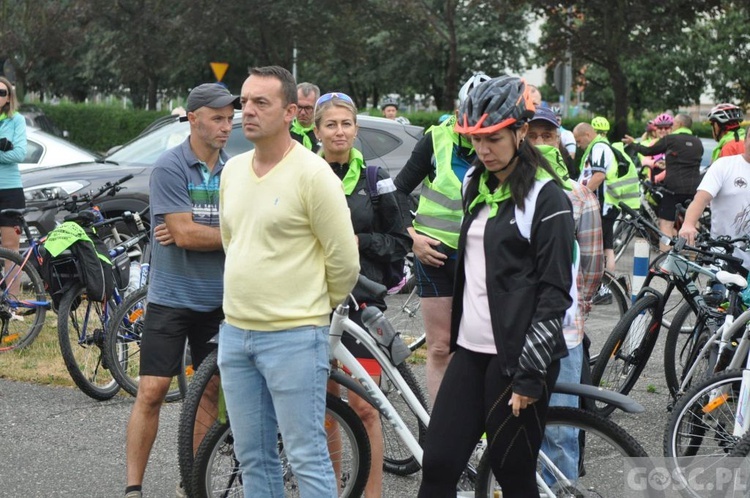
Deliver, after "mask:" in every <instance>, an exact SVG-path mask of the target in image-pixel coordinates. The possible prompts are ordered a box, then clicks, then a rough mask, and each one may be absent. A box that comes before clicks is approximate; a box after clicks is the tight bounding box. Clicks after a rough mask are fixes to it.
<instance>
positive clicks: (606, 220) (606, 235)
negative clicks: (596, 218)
mask: <svg viewBox="0 0 750 498" xmlns="http://www.w3.org/2000/svg"><path fill="white" fill-rule="evenodd" d="M619 215H620V210H619V209H615V208H609V211H607V214H606V215H602V245H603V246H604V249H614V248H615V235H614V230H615V220H617V217H618V216H619Z"/></svg>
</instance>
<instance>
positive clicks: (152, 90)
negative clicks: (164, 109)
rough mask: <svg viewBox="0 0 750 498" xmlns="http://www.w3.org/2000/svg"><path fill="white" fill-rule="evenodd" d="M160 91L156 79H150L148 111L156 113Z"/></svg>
mask: <svg viewBox="0 0 750 498" xmlns="http://www.w3.org/2000/svg"><path fill="white" fill-rule="evenodd" d="M157 90H158V85H157V82H156V78H154V77H149V79H148V110H149V111H155V110H156V93H157Z"/></svg>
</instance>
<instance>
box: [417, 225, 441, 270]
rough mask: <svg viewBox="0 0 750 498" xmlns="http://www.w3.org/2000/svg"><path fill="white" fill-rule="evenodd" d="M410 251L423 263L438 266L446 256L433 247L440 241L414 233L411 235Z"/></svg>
mask: <svg viewBox="0 0 750 498" xmlns="http://www.w3.org/2000/svg"><path fill="white" fill-rule="evenodd" d="M412 239H413V241H414V242H413V244H412V251H414V255H415V256H416V257H417V259H419V261H420V262H421V263H423V264H425V265H429V266H436V267H440V266H443V265H444V264H445V260H446V259H448V256H446V255H445V254H443V253H442V252H440V251H436V250H435V249H433V246H435V247H436V246H439V245H440V244H441V242H440V241H439V240H436V239H433V238H431V237H428V236H426V235H422V234H419V233H415V234H413V235H412Z"/></svg>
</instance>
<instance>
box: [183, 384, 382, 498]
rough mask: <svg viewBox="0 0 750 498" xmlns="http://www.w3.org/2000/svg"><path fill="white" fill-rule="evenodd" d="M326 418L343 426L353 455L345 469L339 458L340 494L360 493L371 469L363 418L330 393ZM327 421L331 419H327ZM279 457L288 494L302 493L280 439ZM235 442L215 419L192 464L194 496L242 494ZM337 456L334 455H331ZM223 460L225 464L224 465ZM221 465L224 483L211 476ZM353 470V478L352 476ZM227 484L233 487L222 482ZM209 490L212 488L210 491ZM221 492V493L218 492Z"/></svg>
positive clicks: (348, 450)
mask: <svg viewBox="0 0 750 498" xmlns="http://www.w3.org/2000/svg"><path fill="white" fill-rule="evenodd" d="M326 416H327V417H326V420H328V417H333V418H334V419H335V420H336V421H337V422H338V424H339V427H341V429H342V432H343V434H344V435H345V436H346V438H347V442H344V445H345V446H346V450H345V452H346V453H347V456H351V457H352V460H350V465H351V467H348V466H347V467H346V469H344V467H343V466H344V461H345V460H344V459H342V460H340V461H339V462H338V463H339V467H341V470H340V472H341V473H342V476H343V475H344V474H346V475H347V476H348V477H346V478H345V477H342V478H341V479H340V480H341V483H342V484H343V485H342V486H339V496H340V497H355V496H360V495H361V494H362V493H363V492H364V489H365V485H366V484H367V478H368V474H369V471H370V442H369V440H368V439H367V432H366V430H365V426H364V424H363V423H362V420H360V418H359V417H358V416H357V414H356V413H355V412H354V410H352V409H351V408H350V407H349V405H347V404H346V403H345V402H343V401H342V400H341V399H339V398H337V397H335V396H333V395H331V394H327V395H326ZM326 423H328V422H326ZM279 446H280V458H281V461H282V469H283V475H284V486H285V489H286V491H287V493H285V495H286V496H299V490H298V489H296V483H295V480H294V476H293V474H292V471H291V468H290V467H289V465H288V463H287V462H285V458H284V453H283V441H281V439H280V443H279ZM233 448H234V444H233V437H232V434H231V426H230V424H229V423H224V424H222V423H221V422H218V421H217V422H215V423H214V425H213V426H212V427H211V429H210V430H209V431H208V433H207V434H206V437H205V438H204V439H203V441H202V442H201V444H200V446H199V447H198V451H197V452H196V454H195V461H194V463H193V474H192V476H191V477H192V481H191V489H192V490H193V494H192V495H191V496H194V497H195V498H208V497H214V496H228V495H230V494H231V496H236V497H241V496H243V493H242V478H241V475H240V469H239V465H238V462H237V459H236V457H235V456H234V449H233ZM332 458H335V457H332ZM222 463H223V465H222ZM214 468H218V469H220V472H219V473H218V474H219V476H220V478H221V483H222V485H220V486H214V483H216V484H219V483H218V480H219V479H215V478H213V477H212V476H213V475H214V474H215V472H211V471H210V469H214ZM351 473H353V474H354V478H351ZM223 483H228V484H229V485H230V486H231V487H228V486H226V485H223ZM209 490H211V491H210V492H209ZM295 491H296V492H295ZM216 493H219V494H216Z"/></svg>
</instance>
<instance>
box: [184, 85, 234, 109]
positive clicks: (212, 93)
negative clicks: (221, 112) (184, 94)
mask: <svg viewBox="0 0 750 498" xmlns="http://www.w3.org/2000/svg"><path fill="white" fill-rule="evenodd" d="M228 105H231V106H234V108H235V109H240V108H241V107H240V97H239V96H237V95H232V94H231V93H229V90H227V89H226V88H225V87H224V86H222V85H219V84H217V83H204V84H202V85H199V86H197V87H195V88H193V90H192V91H191V92H190V95H188V99H187V106H186V108H185V110H186V111H187V112H195V111H196V110H197V109H200V108H201V107H210V108H212V109H218V108H220V107H226V106H228Z"/></svg>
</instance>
